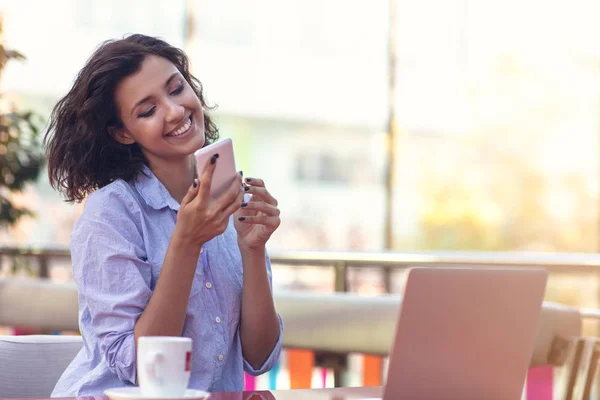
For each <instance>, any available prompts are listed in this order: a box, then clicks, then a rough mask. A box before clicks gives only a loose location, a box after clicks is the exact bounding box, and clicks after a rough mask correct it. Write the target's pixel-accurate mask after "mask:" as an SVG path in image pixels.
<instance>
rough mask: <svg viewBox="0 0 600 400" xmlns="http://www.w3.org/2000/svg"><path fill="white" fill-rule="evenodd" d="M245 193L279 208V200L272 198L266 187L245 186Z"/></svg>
mask: <svg viewBox="0 0 600 400" xmlns="http://www.w3.org/2000/svg"><path fill="white" fill-rule="evenodd" d="M253 180H254V179H253ZM244 191H245V192H246V193H250V194H252V195H253V196H252V197H254V198H256V197H259V198H260V199H262V200H264V201H265V202H267V203H269V204H272V205H274V206H275V207H277V200H276V199H275V197H273V196H271V193H269V191H268V190H267V189H266V188H265V187H261V186H254V185H252V186H244Z"/></svg>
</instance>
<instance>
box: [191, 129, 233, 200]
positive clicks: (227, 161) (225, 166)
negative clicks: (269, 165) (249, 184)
mask: <svg viewBox="0 0 600 400" xmlns="http://www.w3.org/2000/svg"><path fill="white" fill-rule="evenodd" d="M217 153H218V154H219V158H218V159H217V167H216V168H215V172H214V174H213V178H212V184H211V185H210V195H211V197H212V198H213V199H214V198H217V197H219V196H220V195H221V194H222V193H223V192H224V191H226V190H227V188H228V187H229V186H231V184H232V182H233V181H234V180H235V179H241V178H240V177H239V176H238V172H237V169H236V168H235V158H234V156H233V141H232V140H231V139H229V138H228V139H223V140H221V141H219V142H215V143H212V144H209V145H208V146H206V147H203V148H201V149H200V150H196V152H195V153H194V157H195V158H196V169H197V171H198V180H199V181H200V180H201V179H202V173H203V172H204V168H205V167H206V165H207V163H208V162H209V160H210V158H211V157H212V156H213V155H214V154H217ZM240 185H241V183H240Z"/></svg>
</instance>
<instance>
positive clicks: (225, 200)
mask: <svg viewBox="0 0 600 400" xmlns="http://www.w3.org/2000/svg"><path fill="white" fill-rule="evenodd" d="M240 194H241V196H243V195H244V191H243V190H242V186H241V185H240V181H239V180H237V179H234V180H233V182H231V184H230V185H229V187H228V188H227V190H226V191H225V192H223V193H222V194H221V195H220V196H219V197H218V198H217V202H218V203H219V204H220V208H221V210H225V209H226V208H227V207H229V205H230V204H231V203H232V202H234V201H238V200H237V199H238V196H240Z"/></svg>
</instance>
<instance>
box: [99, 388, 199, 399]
mask: <svg viewBox="0 0 600 400" xmlns="http://www.w3.org/2000/svg"><path fill="white" fill-rule="evenodd" d="M104 394H105V395H106V396H108V398H109V399H111V400H146V399H153V400H154V399H168V400H202V399H207V398H208V396H209V395H210V393H208V392H205V391H203V390H195V389H187V390H186V391H185V394H184V395H183V396H182V397H160V396H144V395H142V392H141V390H140V388H139V386H130V387H121V388H115V389H108V390H105V391H104Z"/></svg>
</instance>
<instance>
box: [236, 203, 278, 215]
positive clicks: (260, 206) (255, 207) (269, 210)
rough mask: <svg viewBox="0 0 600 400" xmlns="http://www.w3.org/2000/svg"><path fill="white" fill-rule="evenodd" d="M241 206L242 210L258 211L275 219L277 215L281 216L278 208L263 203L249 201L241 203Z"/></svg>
mask: <svg viewBox="0 0 600 400" xmlns="http://www.w3.org/2000/svg"><path fill="white" fill-rule="evenodd" d="M241 206H242V208H243V209H244V210H252V211H260V212H262V213H265V214H266V215H270V216H275V217H277V216H279V214H281V211H279V208H277V207H275V206H274V205H272V204H269V203H265V202H264V201H250V202H247V203H242V204H241Z"/></svg>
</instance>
